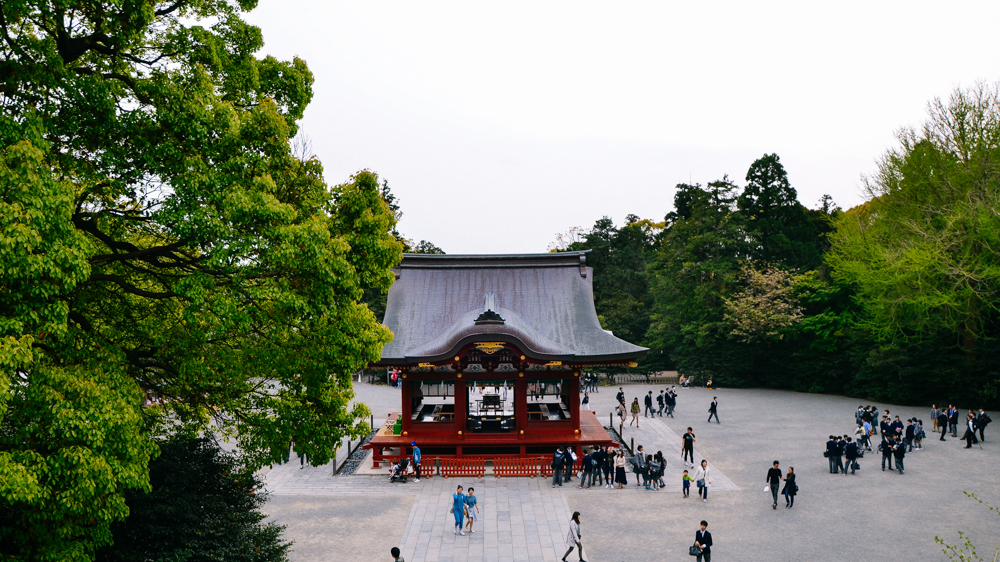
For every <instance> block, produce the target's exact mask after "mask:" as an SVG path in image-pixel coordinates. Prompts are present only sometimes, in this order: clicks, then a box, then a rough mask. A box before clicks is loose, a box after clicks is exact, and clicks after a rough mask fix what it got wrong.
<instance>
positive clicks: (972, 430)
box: [962, 414, 976, 449]
mask: <svg viewBox="0 0 1000 562" xmlns="http://www.w3.org/2000/svg"><path fill="white" fill-rule="evenodd" d="M962 439H965V448H966V449H971V448H972V444H973V443H975V442H976V418H974V417H973V416H972V414H969V415H968V416H966V417H965V435H963V436H962Z"/></svg>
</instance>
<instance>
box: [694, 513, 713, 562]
mask: <svg viewBox="0 0 1000 562" xmlns="http://www.w3.org/2000/svg"><path fill="white" fill-rule="evenodd" d="M694 544H695V546H697V547H698V548H700V549H701V554H699V555H698V558H697V561H698V562H701V561H702V559H704V560H705V562H712V533H709V532H708V521H702V522H701V529H699V530H697V531H695V533H694Z"/></svg>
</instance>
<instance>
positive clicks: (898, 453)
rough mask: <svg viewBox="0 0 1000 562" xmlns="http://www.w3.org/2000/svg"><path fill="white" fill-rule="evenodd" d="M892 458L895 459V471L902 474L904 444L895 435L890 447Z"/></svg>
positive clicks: (904, 454)
mask: <svg viewBox="0 0 1000 562" xmlns="http://www.w3.org/2000/svg"><path fill="white" fill-rule="evenodd" d="M892 456H893V457H894V458H895V459H896V470H898V471H899V473H900V474H902V473H903V458H904V457H906V443H905V442H903V440H902V439H900V437H899V436H898V435H897V436H896V441H895V443H894V444H893V446H892Z"/></svg>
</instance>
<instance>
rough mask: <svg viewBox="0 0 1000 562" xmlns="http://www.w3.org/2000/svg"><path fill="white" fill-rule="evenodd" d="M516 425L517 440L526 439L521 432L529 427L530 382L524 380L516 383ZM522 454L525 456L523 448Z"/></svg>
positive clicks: (520, 379)
mask: <svg viewBox="0 0 1000 562" xmlns="http://www.w3.org/2000/svg"><path fill="white" fill-rule="evenodd" d="M514 423H515V425H516V428H515V430H516V431H517V438H518V439H524V434H523V433H521V432H522V431H524V430H525V429H526V428H527V427H528V381H526V380H524V379H523V378H518V379H517V381H516V382H515V383H514ZM521 454H522V455H523V454H524V448H523V447H522V448H521Z"/></svg>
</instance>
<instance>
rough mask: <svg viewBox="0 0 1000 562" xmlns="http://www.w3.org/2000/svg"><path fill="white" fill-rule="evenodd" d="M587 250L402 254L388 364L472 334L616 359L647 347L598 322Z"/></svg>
mask: <svg viewBox="0 0 1000 562" xmlns="http://www.w3.org/2000/svg"><path fill="white" fill-rule="evenodd" d="M586 254H587V252H586V251H584V252H559V253H552V254H516V255H434V254H404V256H403V261H402V262H401V263H400V265H399V267H398V269H397V278H396V282H395V284H393V286H392V288H391V289H389V300H388V305H387V307H386V312H385V320H384V324H385V325H386V326H387V327H388V328H389V329H390V330H392V332H393V334H394V337H393V340H392V342H391V343H390V344H389V345H387V346H385V348H384V349H383V350H382V361H381V363H383V364H406V363H417V362H430V361H439V360H442V359H446V358H448V357H450V356H451V355H452V354H453V353H454V352H455V351H457V350H458V348H460V347H461V346H463V345H466V344H468V343H471V342H473V341H479V342H481V341H507V342H510V343H514V344H515V345H517V346H518V347H519V348H520V349H521V350H522V351H523V352H524V353H525V354H526V355H528V356H530V357H533V358H535V359H546V360H558V361H580V362H595V363H596V362H611V361H627V360H631V359H636V358H638V357H641V356H642V355H644V354H645V353H646V351H647V350H646V348H644V347H639V346H636V345H632V344H630V343H628V342H626V341H623V340H620V339H618V338H616V337H615V336H613V335H611V334H610V333H608V332H606V331H604V330H603V329H602V328H601V325H600V323H599V322H598V320H597V313H596V311H595V310H594V291H593V287H592V280H593V271H592V270H591V269H590V268H588V267H586V265H585V264H586Z"/></svg>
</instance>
